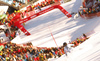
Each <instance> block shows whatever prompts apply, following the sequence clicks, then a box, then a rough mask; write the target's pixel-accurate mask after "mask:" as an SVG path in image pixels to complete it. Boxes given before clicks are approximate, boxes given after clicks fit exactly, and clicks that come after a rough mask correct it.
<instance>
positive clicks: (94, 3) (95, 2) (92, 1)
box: [79, 0, 100, 15]
mask: <svg viewBox="0 0 100 61" xmlns="http://www.w3.org/2000/svg"><path fill="white" fill-rule="evenodd" d="M82 4H83V6H81V7H80V8H79V14H80V15H83V14H91V13H97V12H100V0H84V1H83V3H82Z"/></svg>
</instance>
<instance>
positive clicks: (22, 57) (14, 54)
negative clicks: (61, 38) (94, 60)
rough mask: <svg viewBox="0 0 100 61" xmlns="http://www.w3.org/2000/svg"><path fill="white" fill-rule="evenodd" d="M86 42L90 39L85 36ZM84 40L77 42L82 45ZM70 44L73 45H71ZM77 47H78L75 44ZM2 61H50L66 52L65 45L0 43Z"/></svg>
mask: <svg viewBox="0 0 100 61" xmlns="http://www.w3.org/2000/svg"><path fill="white" fill-rule="evenodd" d="M83 38H84V40H83V41H82V42H84V41H85V40H86V39H88V37H87V36H86V35H85V34H83ZM81 40H82V39H79V40H76V41H77V42H79V43H78V45H79V44H81V43H82V42H81ZM74 42H75V41H74ZM70 44H73V42H72V43H70ZM74 45H75V46H72V47H76V46H78V45H76V44H75V43H74ZM1 46H3V47H2V49H1V48H0V61H48V59H49V58H59V57H61V56H62V55H63V54H65V52H64V47H65V46H64V44H63V46H60V47H51V48H47V47H34V46H33V45H32V43H27V44H23V45H18V44H15V43H11V42H6V43H1V42H0V47H1Z"/></svg>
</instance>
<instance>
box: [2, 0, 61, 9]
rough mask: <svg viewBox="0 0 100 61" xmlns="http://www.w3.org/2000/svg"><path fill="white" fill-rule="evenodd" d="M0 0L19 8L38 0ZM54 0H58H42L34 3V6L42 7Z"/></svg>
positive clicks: (57, 0)
mask: <svg viewBox="0 0 100 61" xmlns="http://www.w3.org/2000/svg"><path fill="white" fill-rule="evenodd" d="M1 1H3V2H6V3H8V4H10V5H12V6H14V7H18V8H19V9H21V8H24V7H25V6H27V5H29V4H30V5H32V4H34V3H35V2H37V1H38V0H1ZM55 2H59V0H45V1H42V2H41V3H38V4H36V6H34V7H37V6H40V7H44V6H47V5H50V4H53V3H55Z"/></svg>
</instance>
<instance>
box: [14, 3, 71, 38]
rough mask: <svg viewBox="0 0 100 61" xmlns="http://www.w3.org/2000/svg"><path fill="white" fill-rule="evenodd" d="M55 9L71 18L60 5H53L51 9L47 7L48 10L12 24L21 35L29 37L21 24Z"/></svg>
mask: <svg viewBox="0 0 100 61" xmlns="http://www.w3.org/2000/svg"><path fill="white" fill-rule="evenodd" d="M56 8H58V9H59V10H60V11H61V12H62V13H64V14H65V15H66V16H67V17H68V18H70V17H72V15H71V14H70V13H68V12H67V11H66V10H65V9H64V8H63V7H61V6H60V5H54V6H52V7H49V8H47V9H45V10H43V11H40V12H38V13H36V14H33V15H31V16H29V17H27V18H24V19H19V20H18V21H16V22H15V23H14V26H17V27H18V28H19V29H20V30H21V31H22V32H23V33H25V35H27V36H28V35H31V34H30V33H29V32H28V31H27V30H26V29H25V28H24V27H23V26H22V25H21V24H22V23H25V22H27V21H29V20H31V19H34V18H36V17H38V16H40V15H42V14H44V13H47V12H49V11H51V10H53V9H56Z"/></svg>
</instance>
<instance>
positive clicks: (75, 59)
mask: <svg viewBox="0 0 100 61" xmlns="http://www.w3.org/2000/svg"><path fill="white" fill-rule="evenodd" d="M99 47H100V32H98V33H96V34H94V35H93V36H92V37H91V38H89V39H88V40H86V41H85V42H84V43H82V44H80V45H79V46H78V47H75V48H73V49H72V51H71V53H68V56H65V55H63V56H61V57H60V58H56V59H49V61H100V48H99Z"/></svg>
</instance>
